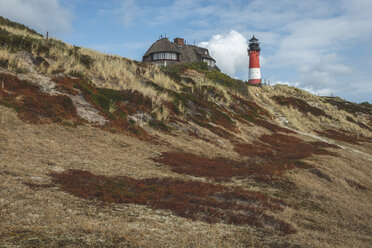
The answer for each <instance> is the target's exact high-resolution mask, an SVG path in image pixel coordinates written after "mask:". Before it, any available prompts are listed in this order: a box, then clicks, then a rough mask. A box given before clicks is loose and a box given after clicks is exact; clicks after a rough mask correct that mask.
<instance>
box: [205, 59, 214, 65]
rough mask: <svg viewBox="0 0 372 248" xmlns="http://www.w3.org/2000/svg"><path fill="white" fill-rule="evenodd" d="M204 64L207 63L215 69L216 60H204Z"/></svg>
mask: <svg viewBox="0 0 372 248" xmlns="http://www.w3.org/2000/svg"><path fill="white" fill-rule="evenodd" d="M203 62H206V63H207V65H208V66H210V67H214V66H215V62H214V60H211V59H206V58H203Z"/></svg>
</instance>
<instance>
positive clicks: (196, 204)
mask: <svg viewBox="0 0 372 248" xmlns="http://www.w3.org/2000/svg"><path fill="white" fill-rule="evenodd" d="M51 176H52V177H53V183H55V184H59V185H60V187H61V189H62V190H64V191H66V192H69V193H71V194H73V195H75V196H77V197H82V198H85V199H88V200H99V201H101V202H103V203H135V204H141V205H147V206H149V207H151V208H153V209H163V210H170V211H171V212H172V213H173V214H175V215H178V216H181V217H184V218H189V219H192V220H199V221H204V222H208V223H218V222H222V223H227V224H235V225H253V226H257V227H264V226H271V227H272V228H274V229H276V230H279V231H281V232H283V233H284V234H292V233H295V232H296V231H295V229H294V228H293V227H292V226H291V225H289V224H288V223H286V222H284V221H282V220H279V219H277V218H276V217H274V216H271V215H269V214H267V213H266V211H267V210H270V211H274V212H275V211H281V210H283V208H284V207H286V206H288V204H287V203H286V202H285V201H283V200H281V199H277V198H273V197H269V196H267V195H265V194H263V193H260V192H255V191H247V190H243V189H241V188H238V187H235V188H227V187H224V186H222V185H217V184H212V183H203V182H198V181H181V180H177V179H170V178H163V179H157V178H151V179H143V180H136V179H134V178H130V177H106V176H97V175H94V174H92V173H90V172H88V171H82V170H68V171H66V172H63V173H54V174H51ZM32 187H34V188H35V186H34V185H32Z"/></svg>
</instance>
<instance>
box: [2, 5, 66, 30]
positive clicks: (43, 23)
mask: <svg viewBox="0 0 372 248" xmlns="http://www.w3.org/2000/svg"><path fill="white" fill-rule="evenodd" d="M0 15H1V16H3V17H6V18H8V19H10V20H13V21H17V22H20V23H22V24H25V25H27V26H30V27H31V28H34V29H36V30H37V31H39V32H42V33H45V32H46V31H49V32H52V33H54V34H61V33H63V32H68V31H70V30H71V29H72V25H71V21H72V19H73V15H72V13H71V11H70V10H69V9H67V8H66V7H63V6H62V5H61V4H60V1H58V0H11V1H9V0H0Z"/></svg>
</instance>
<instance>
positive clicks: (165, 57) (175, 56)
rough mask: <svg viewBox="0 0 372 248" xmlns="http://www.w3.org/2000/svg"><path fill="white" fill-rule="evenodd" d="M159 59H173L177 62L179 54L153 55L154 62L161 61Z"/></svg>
mask: <svg viewBox="0 0 372 248" xmlns="http://www.w3.org/2000/svg"><path fill="white" fill-rule="evenodd" d="M159 59H173V60H177V53H170V52H166V53H153V54H152V60H159Z"/></svg>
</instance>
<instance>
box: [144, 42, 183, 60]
mask: <svg viewBox="0 0 372 248" xmlns="http://www.w3.org/2000/svg"><path fill="white" fill-rule="evenodd" d="M158 52H173V53H180V51H179V47H178V46H177V44H176V43H173V42H170V41H169V40H168V38H162V39H160V40H157V41H156V42H155V43H154V44H152V45H151V46H150V48H149V49H148V50H147V52H146V53H145V55H143V56H144V57H145V56H148V55H150V54H151V53H158Z"/></svg>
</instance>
